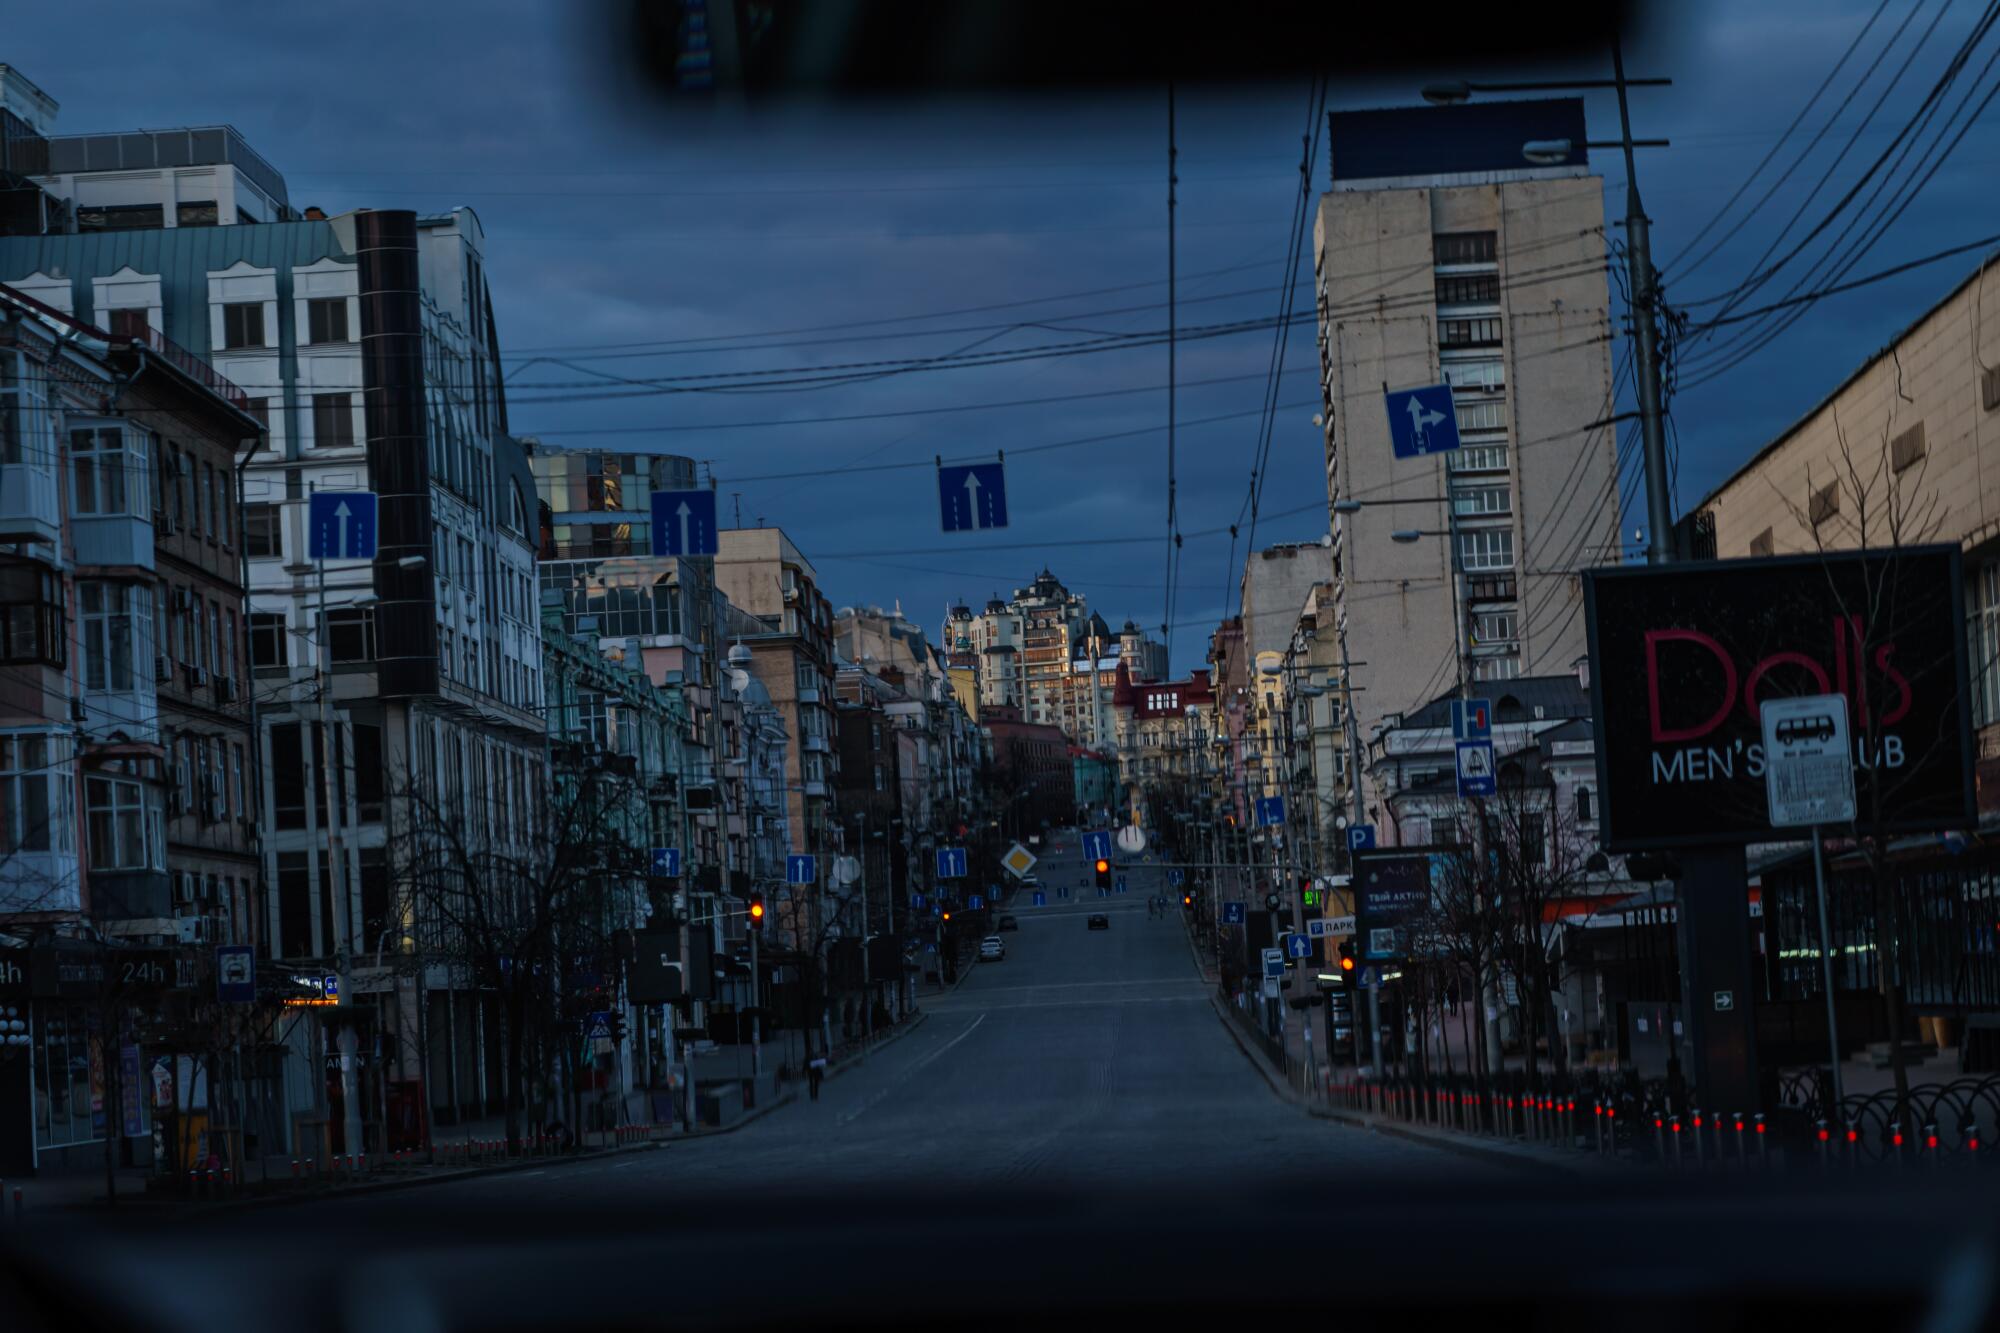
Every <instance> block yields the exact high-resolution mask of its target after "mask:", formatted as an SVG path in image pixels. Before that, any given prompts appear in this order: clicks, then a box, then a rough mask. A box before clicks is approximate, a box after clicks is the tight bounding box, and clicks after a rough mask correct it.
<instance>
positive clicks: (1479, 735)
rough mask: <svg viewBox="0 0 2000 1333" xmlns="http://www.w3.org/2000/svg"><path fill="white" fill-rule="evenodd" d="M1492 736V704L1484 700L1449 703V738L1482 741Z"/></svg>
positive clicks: (1458, 700)
mask: <svg viewBox="0 0 2000 1333" xmlns="http://www.w3.org/2000/svg"><path fill="white" fill-rule="evenodd" d="M1492 735H1493V704H1492V703H1491V701H1489V700H1486V699H1453V700H1452V701H1451V738H1452V739H1453V740H1457V741H1483V740H1487V739H1490V738H1491V737H1492Z"/></svg>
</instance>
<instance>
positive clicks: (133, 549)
mask: <svg viewBox="0 0 2000 1333" xmlns="http://www.w3.org/2000/svg"><path fill="white" fill-rule="evenodd" d="M70 531H71V532H72V533H73V534H74V535H75V539H76V560H77V563H78V564H80V565H108V566H116V567H119V568H136V569H151V568H153V521H152V519H150V518H140V517H138V516H137V515H135V514H74V515H72V516H71V517H70Z"/></svg>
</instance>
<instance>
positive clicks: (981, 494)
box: [938, 463, 1007, 532]
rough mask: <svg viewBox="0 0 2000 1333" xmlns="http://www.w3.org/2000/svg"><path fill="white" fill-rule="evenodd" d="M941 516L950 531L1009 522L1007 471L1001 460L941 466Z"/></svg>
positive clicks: (939, 502) (967, 530)
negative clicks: (961, 465)
mask: <svg viewBox="0 0 2000 1333" xmlns="http://www.w3.org/2000/svg"><path fill="white" fill-rule="evenodd" d="M938 519H939V521H940V522H942V523H943V525H944V530H945V531H946V532H972V531H975V530H977V529H981V528H1004V527H1006V526H1007V472H1006V468H1005V466H1004V465H1002V464H1000V463H973V464H970V465H968V466H964V467H956V466H954V467H940V468H939V469H938Z"/></svg>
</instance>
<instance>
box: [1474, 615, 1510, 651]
mask: <svg viewBox="0 0 2000 1333" xmlns="http://www.w3.org/2000/svg"><path fill="white" fill-rule="evenodd" d="M1515 622H1516V616H1515V613H1514V612H1512V611H1480V612H1477V613H1475V614H1474V615H1473V617H1472V644H1473V646H1474V647H1475V648H1476V647H1479V646H1480V645H1482V644H1494V643H1511V642H1512V641H1513V640H1514V638H1515V630H1516V628H1517V626H1516V623H1515Z"/></svg>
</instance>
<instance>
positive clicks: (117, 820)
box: [83, 777, 165, 870]
mask: <svg viewBox="0 0 2000 1333" xmlns="http://www.w3.org/2000/svg"><path fill="white" fill-rule="evenodd" d="M83 800H84V820H85V827H86V830H87V832H88V841H89V847H90V868H91V869H92V870H158V869H161V868H163V867H164V864H165V862H164V859H163V858H162V857H161V855H160V845H161V835H160V806H159V800H158V797H157V796H156V795H155V794H154V793H152V792H149V791H148V790H147V788H146V786H145V785H144V784H143V783H141V782H139V781H138V780H137V779H135V778H114V777H86V778H85V779H84V781H83Z"/></svg>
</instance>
